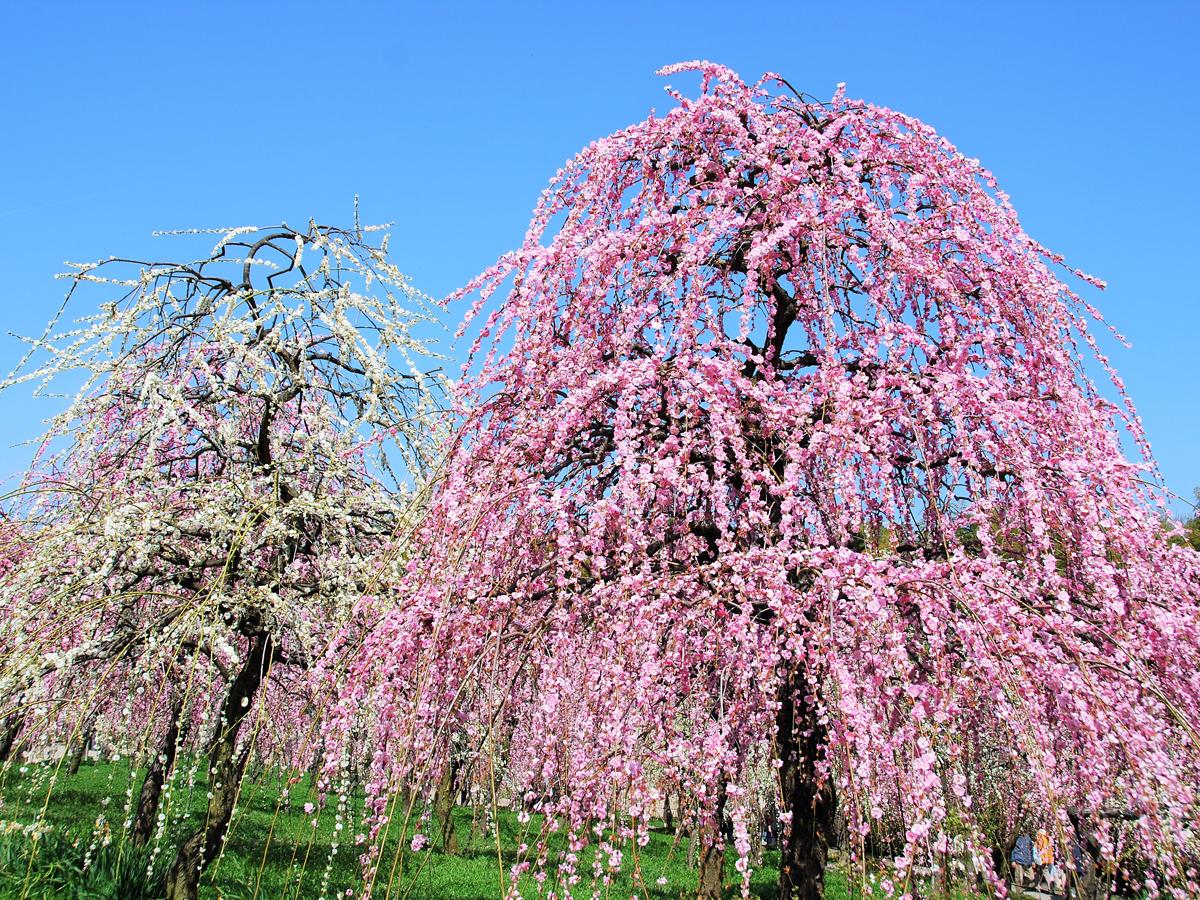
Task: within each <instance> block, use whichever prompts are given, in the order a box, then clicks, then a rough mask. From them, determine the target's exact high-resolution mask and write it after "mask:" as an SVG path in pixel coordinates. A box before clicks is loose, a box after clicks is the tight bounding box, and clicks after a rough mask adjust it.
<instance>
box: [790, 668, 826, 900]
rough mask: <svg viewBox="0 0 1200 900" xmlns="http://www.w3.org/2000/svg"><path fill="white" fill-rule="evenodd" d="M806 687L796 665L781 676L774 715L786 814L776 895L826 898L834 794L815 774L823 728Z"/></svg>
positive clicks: (796, 899)
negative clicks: (783, 679) (789, 671)
mask: <svg viewBox="0 0 1200 900" xmlns="http://www.w3.org/2000/svg"><path fill="white" fill-rule="evenodd" d="M809 691H810V688H809V685H808V683H807V681H806V679H805V677H804V671H803V669H799V668H797V669H796V670H795V671H794V672H793V673H792V674H791V676H790V677H789V678H787V679H786V680H785V681H784V684H783V686H782V689H781V696H780V707H779V715H778V717H777V719H776V727H777V735H776V740H777V745H778V751H779V758H780V760H781V761H782V763H783V765H782V767H781V768H780V770H779V786H780V794H781V798H782V801H783V810H784V812H787V813H791V824H790V825H788V826H787V827H786V828H785V829H784V835H783V841H782V843H781V845H780V861H779V900H824V897H825V865H826V862H827V860H828V855H829V842H830V840H831V838H832V837H833V825H834V799H833V790H832V788H831V786H830V785H829V783H828V782H827V781H825V780H821V781H818V778H817V761H818V758H819V755H820V753H821V751H822V747H823V745H824V743H825V729H824V727H823V726H822V725H821V723H820V722H819V721H818V720H817V708H816V699H815V698H813V697H812V696H811V694H810V693H809Z"/></svg>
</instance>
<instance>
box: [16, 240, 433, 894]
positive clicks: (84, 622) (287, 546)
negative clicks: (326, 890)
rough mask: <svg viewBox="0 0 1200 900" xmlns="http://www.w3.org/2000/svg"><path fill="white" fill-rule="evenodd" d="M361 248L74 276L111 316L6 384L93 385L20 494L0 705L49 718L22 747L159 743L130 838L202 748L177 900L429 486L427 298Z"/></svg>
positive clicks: (171, 881) (235, 256) (305, 723)
mask: <svg viewBox="0 0 1200 900" xmlns="http://www.w3.org/2000/svg"><path fill="white" fill-rule="evenodd" d="M376 230H378V229H373V228H360V227H357V226H356V227H355V228H354V229H350V230H343V229H338V228H331V227H326V226H319V225H316V224H310V225H309V227H307V228H306V229H303V230H297V229H294V228H291V227H288V226H286V225H283V226H279V227H272V228H265V229H264V228H243V229H236V230H233V231H229V232H227V233H224V234H223V236H222V237H221V238H220V241H219V243H218V244H217V246H216V247H215V248H214V249H213V250H212V252H211V254H210V255H209V256H207V257H204V258H202V259H200V260H198V261H195V262H187V261H184V262H178V263H164V262H139V261H133V260H119V259H110V260H108V261H105V262H102V263H99V264H96V265H87V266H81V267H79V268H78V269H77V271H76V272H74V273H72V274H71V275H70V276H69V277H71V278H72V279H73V282H74V284H73V286H72V291H74V290H75V289H76V288H78V286H79V285H82V284H87V283H91V282H100V283H101V284H103V285H105V286H107V287H108V288H110V289H116V290H119V292H120V294H119V295H118V297H117V299H115V300H113V301H111V302H109V303H107V304H105V305H104V306H103V307H102V308H101V312H99V313H98V314H95V315H91V316H88V317H85V318H84V319H82V320H81V322H80V324H79V325H78V327H75V328H62V329H60V328H57V326H56V325H54V324H53V323H52V325H51V327H50V328H49V329H48V330H47V333H46V334H45V335H44V336H43V337H42V338H41V339H40V340H38V341H35V342H34V343H33V345H32V348H31V354H33V355H32V359H31V360H30V361H28V362H27V363H26V364H25V367H24V371H19V372H18V374H17V375H16V376H14V377H12V378H10V380H9V382H8V384H13V383H18V382H20V381H23V380H34V381H39V382H42V383H46V382H51V383H53V382H57V381H59V380H60V376H61V375H63V374H65V373H67V372H71V371H82V373H83V376H84V384H83V386H82V388H81V390H80V392H79V393H78V395H77V397H76V399H75V400H74V401H73V402H72V403H71V404H70V405H69V407H68V408H67V409H66V410H65V411H64V412H62V413H61V414H60V415H59V416H58V417H56V418H55V419H54V420H53V421H52V424H51V427H50V430H49V433H48V435H47V439H46V444H45V450H44V454H43V456H42V457H41V458H40V459H39V460H38V462H37V463H36V464H35V467H34V471H33V473H31V475H30V476H29V479H28V481H27V484H26V485H25V489H24V491H23V497H24V498H25V499H24V501H23V503H22V505H21V508H20V510H19V515H18V516H17V519H18V520H19V521H20V522H21V523H22V526H23V528H24V533H25V535H26V536H27V537H28V538H29V539H28V540H27V541H26V542H25V545H26V547H27V550H26V552H25V553H24V554H23V555H22V556H21V557H20V558H19V559H18V560H16V561H15V563H14V564H13V565H11V566H10V567H9V571H7V572H5V573H4V575H3V578H2V580H0V603H2V604H3V608H4V609H5V611H6V613H7V614H8V615H7V618H6V621H5V623H4V625H3V628H4V635H5V638H6V645H8V646H9V647H10V649H11V651H12V652H10V653H9V654H8V655H6V657H5V661H4V671H3V673H2V674H3V677H4V683H5V685H6V699H9V698H11V697H14V696H17V695H18V694H20V695H36V696H38V697H40V698H41V699H42V701H43V704H42V705H43V707H44V708H45V709H47V710H49V712H47V713H46V714H45V715H44V716H43V717H42V719H41V720H39V721H31V720H30V719H29V718H28V717H26V718H25V719H24V720H23V723H24V724H23V727H24V728H25V732H26V734H27V735H29V736H30V738H31V739H33V740H36V739H37V737H38V734H39V729H40V730H41V731H42V732H53V731H54V730H55V729H58V732H59V733H64V729H63V725H62V721H61V720H62V718H63V716H65V715H69V711H71V710H77V711H78V710H84V712H79V713H77V717H78V718H77V721H84V719H83V718H82V717H83V716H85V715H86V716H87V719H86V721H88V722H93V721H95V720H96V717H97V716H101V717H103V721H104V724H105V727H106V728H107V729H108V730H109V731H111V732H113V733H115V734H116V735H117V736H118V737H119V738H121V739H123V740H129V739H130V738H131V737H133V736H136V735H137V734H139V732H140V731H142V730H144V731H148V732H149V733H150V734H151V735H152V736H153V738H152V740H151V741H150V743H151V753H150V757H149V759H150V765H149V769H148V772H147V774H146V776H145V779H144V783H143V785H142V787H141V790H140V792H139V794H138V801H137V808H136V812H134V813H133V814H132V821H131V822H130V823H127V824H128V825H129V827H130V830H131V832H132V837H133V839H134V840H135V841H136V842H144V841H146V840H147V839H148V838H149V836H150V835H151V833H152V832H153V830H154V828H155V822H156V819H157V816H156V811H157V806H158V802H159V794H160V793H161V791H162V788H163V784H164V782H165V781H167V780H168V779H169V778H170V768H171V766H172V765H173V763H174V760H175V759H176V755H177V752H176V751H177V747H178V746H179V745H180V744H182V743H183V742H184V741H187V740H191V741H192V746H194V747H196V748H197V749H206V750H207V752H208V757H209V758H208V767H207V774H208V785H209V801H208V808H207V812H206V815H205V816H204V819H203V822H202V825H201V827H200V828H199V829H198V830H196V831H195V832H194V833H191V834H188V835H184V836H183V837H182V842H181V844H180V846H179V848H178V853H177V855H176V857H175V861H174V864H173V865H172V867H171V870H170V874H169V876H168V885H167V890H168V896H169V897H170V898H172V900H182V898H194V897H195V896H196V895H197V889H198V884H199V880H200V877H201V875H202V873H203V871H204V868H205V867H206V866H207V865H208V864H209V863H210V862H211V861H212V860H213V859H214V858H215V856H216V855H217V853H218V852H219V851H220V848H221V846H222V842H223V840H224V836H225V833H226V830H227V827H228V825H229V822H230V819H231V816H232V815H233V812H234V808H235V805H236V803H237V799H238V792H239V790H240V785H241V781H242V776H243V774H244V772H245V769H246V765H247V762H248V759H249V757H250V755H251V753H252V752H253V750H254V748H255V747H256V746H257V747H260V748H261V746H262V740H261V739H260V738H259V734H260V732H262V731H263V730H267V731H270V732H273V734H271V735H270V739H271V740H272V741H273V742H274V743H275V744H276V745H278V744H282V743H285V742H286V737H280V735H279V734H278V732H283V733H284V734H285V736H286V735H287V734H289V733H291V734H292V737H293V741H292V743H293V744H295V743H296V740H295V734H294V732H296V731H297V730H303V729H308V728H311V727H312V719H313V718H317V717H319V714H320V711H319V710H318V711H311V710H310V711H309V712H308V713H307V714H306V715H304V716H300V715H298V712H297V711H298V709H299V705H298V704H295V703H292V704H291V705H288V704H287V703H286V702H281V700H282V701H286V698H287V696H288V695H291V694H297V693H298V692H299V690H300V689H301V688H303V687H304V684H303V678H302V677H298V676H297V675H296V674H294V673H296V672H304V671H306V670H308V669H310V668H312V667H313V666H314V664H315V663H316V662H318V661H324V662H325V664H328V656H329V651H330V647H331V646H335V645H336V644H337V642H338V641H339V640H344V639H346V635H347V633H348V625H347V623H348V622H349V620H350V611H351V609H352V608H353V607H354V605H355V604H356V603H358V602H360V601H361V600H362V599H363V598H364V597H368V596H369V595H370V594H371V592H372V591H373V590H374V589H375V586H376V585H377V584H378V583H379V579H380V577H381V576H382V575H384V574H385V573H386V566H387V565H388V564H389V562H390V561H394V558H395V555H396V553H397V552H398V547H399V546H400V545H401V544H402V543H403V539H404V535H405V534H406V533H407V531H408V530H409V529H410V528H411V517H412V515H413V513H414V510H415V509H416V506H415V502H416V495H415V494H413V492H411V491H408V490H405V489H404V487H403V485H404V484H405V483H407V482H408V481H409V480H410V479H412V478H419V477H420V476H421V475H422V473H423V470H424V467H425V465H426V461H427V457H428V453H429V448H430V446H431V443H430V439H431V438H432V436H433V435H432V430H431V425H432V422H433V419H432V416H433V415H434V414H435V412H436V400H437V396H438V391H437V390H436V386H437V384H438V381H437V378H436V377H434V376H430V375H429V374H428V373H427V371H426V369H427V368H428V364H429V360H428V357H427V348H426V346H425V344H424V342H423V341H422V340H421V339H419V338H418V337H417V336H415V335H414V334H413V329H414V328H415V327H418V326H419V325H420V322H421V321H422V320H423V319H425V318H426V313H425V312H424V309H425V304H424V300H423V298H422V296H421V295H420V294H419V293H418V292H417V291H415V290H414V289H413V288H412V287H411V286H410V285H409V284H408V282H407V281H406V279H405V278H404V277H403V276H402V275H401V274H400V272H399V271H398V270H397V269H396V268H395V267H394V265H393V264H392V263H390V262H389V261H388V259H387V256H386V245H387V241H386V237H385V238H384V240H383V242H382V243H381V244H378V245H377V244H374V243H371V239H370V234H369V233H370V232H372V231H376ZM68 300H70V295H68ZM39 359H40V360H41V362H39ZM285 675H286V677H285ZM163 683H166V684H168V685H169V686H170V690H168V691H165V692H164V691H163V690H162V689H161V685H162V684H163ZM147 688H149V690H148V691H147ZM272 692H274V693H275V694H282V695H283V697H282V698H279V697H276V699H275V702H273V703H268V702H267V700H268V697H269V696H270V695H271V694H272ZM50 697H53V698H54V702H53V703H48V702H45V701H46V700H47V698H50ZM29 702H30V701H28V700H26V705H28V703H29ZM278 709H282V710H284V716H283V717H282V718H280V719H277V718H276V717H275V716H273V715H272V711H273V710H278ZM189 710H190V711H191V712H189ZM289 711H290V712H289ZM289 716H290V718H288V717H289ZM193 721H196V722H198V723H199V726H200V727H189V726H190V725H191V724H192V723H193ZM144 723H148V724H144Z"/></svg>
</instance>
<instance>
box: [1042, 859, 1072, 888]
mask: <svg viewBox="0 0 1200 900" xmlns="http://www.w3.org/2000/svg"><path fill="white" fill-rule="evenodd" d="M1044 865H1045V867H1046V868H1045V876H1046V889H1047V890H1049V891H1050V896H1051V897H1063V898H1065V897H1066V896H1067V870H1066V869H1064V868H1063V867H1062V866H1060V865H1059V864H1058V862H1057V860H1054V859H1051V860H1050V862H1049V863H1045V864H1044Z"/></svg>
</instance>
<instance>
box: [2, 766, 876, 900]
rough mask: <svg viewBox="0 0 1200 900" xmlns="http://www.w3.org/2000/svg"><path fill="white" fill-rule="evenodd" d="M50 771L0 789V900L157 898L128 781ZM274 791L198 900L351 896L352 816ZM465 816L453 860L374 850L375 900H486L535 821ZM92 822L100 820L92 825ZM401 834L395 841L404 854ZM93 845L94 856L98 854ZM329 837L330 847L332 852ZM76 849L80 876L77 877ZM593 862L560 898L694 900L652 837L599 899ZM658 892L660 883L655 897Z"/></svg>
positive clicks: (465, 812)
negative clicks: (130, 835)
mask: <svg viewBox="0 0 1200 900" xmlns="http://www.w3.org/2000/svg"><path fill="white" fill-rule="evenodd" d="M52 771H53V770H52V769H49V768H39V767H29V770H28V771H25V772H14V773H12V774H11V775H10V777H9V778H8V779H7V780H6V781H5V782H4V783H0V832H4V833H3V834H2V835H0V898H2V900H7V898H19V897H26V898H41V897H51V896H53V897H72V898H79V900H83V898H89V900H101V898H105V900H107V898H113V900H116V898H120V900H143V898H145V900H149V898H153V897H156V896H158V891H159V888H158V885H159V884H161V877H162V875H163V874H165V870H166V868H167V867H168V866H169V865H170V862H171V857H172V851H173V847H174V843H173V841H172V840H167V841H165V842H163V844H162V845H161V847H159V848H157V849H156V848H155V847H153V846H152V847H151V848H147V849H141V850H136V849H134V848H132V847H130V846H129V845H128V844H127V843H125V842H124V841H123V840H121V839H120V835H121V833H122V829H121V826H122V822H123V821H124V819H125V816H126V813H125V810H126V808H127V804H128V803H129V801H128V800H127V796H128V797H133V796H136V788H137V786H138V785H139V784H140V780H139V779H138V778H136V777H135V778H134V779H132V781H131V779H130V772H129V770H128V768H127V766H126V765H125V764H123V763H103V764H94V765H85V766H84V767H83V768H82V769H81V770H80V772H79V774H77V775H75V776H73V777H66V776H65V775H62V774H60V775H59V776H58V781H57V784H55V785H54V786H53V787H52V788H51V787H50V786H49V774H50V772H52ZM282 788H283V784H282V783H281V782H280V781H279V780H277V779H275V778H273V777H271V776H270V775H266V776H264V777H262V778H260V779H258V780H253V779H247V782H246V785H245V788H244V792H243V797H242V802H241V804H240V808H239V811H238V814H237V816H236V818H235V819H234V822H233V825H232V828H231V831H230V837H229V841H228V843H227V845H226V849H225V852H224V854H223V855H222V856H221V858H220V859H219V860H218V861H217V862H216V863H214V865H213V866H212V867H210V869H209V872H208V873H207V875H206V878H205V883H204V886H203V888H202V893H201V896H202V897H206V898H210V900H211V898H228V900H243V898H245V900H257V898H263V900H276V898H293V900H306V898H317V897H321V896H325V897H329V898H332V897H334V896H338V895H342V896H345V892H346V890H347V889H351V888H353V889H357V888H358V887H359V886H360V884H361V879H360V874H359V864H358V853H359V850H358V848H357V847H356V846H355V834H356V832H357V831H358V827H357V823H358V821H359V818H360V814H361V809H360V808H359V807H358V806H357V805H356V804H355V803H354V802H353V801H352V802H351V804H350V807H349V808H348V809H346V810H344V812H343V826H344V827H343V828H342V829H340V830H338V829H337V828H336V823H335V814H336V811H335V810H334V809H332V808H330V809H326V810H324V811H314V812H313V813H311V814H309V813H305V811H304V807H305V804H307V803H315V802H316V797H315V796H314V795H313V794H312V791H311V788H310V786H309V785H308V784H307V782H301V783H300V784H299V785H294V786H293V787H292V788H291V790H290V792H289V796H287V797H284V795H283V793H282ZM206 790H207V788H206V786H205V784H204V782H203V778H202V773H200V774H198V775H197V779H196V783H195V784H194V785H193V786H192V787H191V788H190V790H189V789H188V788H187V787H186V786H183V787H180V788H178V789H177V793H176V795H175V799H174V801H173V803H172V806H171V809H170V811H169V813H170V815H169V820H170V821H171V823H172V828H173V829H175V830H176V832H179V831H182V830H183V829H185V828H186V829H187V830H191V828H193V827H195V826H196V824H198V823H199V822H200V821H201V820H202V817H203V805H204V802H205V793H206ZM127 792H128V794H127ZM106 801H107V802H106ZM472 815H473V814H472V811H471V810H470V809H466V808H464V809H458V810H456V811H455V823H456V831H457V835H458V838H459V842H460V852H459V854H458V855H455V856H450V855H445V854H442V853H440V852H436V851H431V850H423V851H422V852H417V853H414V852H405V853H404V854H402V855H401V857H400V860H399V862H398V863H397V865H396V866H395V867H394V870H393V866H392V861H393V860H394V859H395V858H396V853H395V850H396V848H397V846H398V844H399V836H398V835H397V836H395V837H393V839H392V840H391V841H389V843H388V845H387V846H386V847H385V850H384V857H383V858H384V860H385V862H384V864H383V866H382V867H381V875H380V878H379V880H378V881H377V883H376V890H375V896H379V897H392V898H431V900H432V898H436V900H441V898H446V900H493V898H497V897H499V896H500V888H499V884H500V872H501V871H502V870H503V871H504V872H506V873H507V871H508V869H509V868H510V867H511V866H512V864H513V862H514V861H515V860H516V859H517V858H518V851H519V848H520V847H521V845H522V844H530V845H533V844H535V843H536V833H537V831H536V829H537V828H538V825H539V823H538V821H537V820H536V818H535V819H534V820H532V821H530V822H529V823H528V824H524V825H523V824H521V823H520V822H519V821H518V817H517V816H516V814H515V813H512V812H509V811H506V810H501V811H500V813H499V816H498V822H497V824H498V829H497V831H498V833H496V832H489V830H487V829H484V828H480V827H473V822H472ZM98 816H103V820H102V821H100V822H99V824H97V822H98V818H97V817H98ZM314 821H315V824H314ZM32 823H42V824H43V825H45V826H48V830H46V831H45V832H44V833H40V834H39V835H38V836H37V837H36V838H33V837H31V836H30V835H29V834H28V829H25V828H23V827H22V826H25V825H29V824H32ZM475 824H477V823H475ZM413 830H414V829H412V828H410V829H409V831H408V833H407V834H406V835H405V839H404V847H405V849H406V850H407V849H408V846H409V844H410V838H411V835H412V833H413ZM106 835H107V836H108V837H109V842H108V844H107V845H105V844H104V842H103V840H102V839H103V838H104V836H106ZM335 837H336V838H338V840H337V841H336V843H337V844H338V845H339V846H338V848H337V851H336V852H333V850H334V845H335ZM557 837H558V841H557V844H552V854H551V858H553V851H556V850H558V849H561V848H562V846H563V845H564V844H565V841H564V840H563V839H562V838H561V836H557ZM98 838H99V839H98ZM497 845H499V846H497ZM89 849H90V851H91V852H90V863H89V864H88V866H87V871H84V862H85V859H86V858H88V856H89ZM593 853H594V851H592V850H587V851H584V852H583V853H581V854H580V857H581V858H580V863H579V865H578V870H579V871H580V872H581V873H583V874H585V875H586V876H587V877H585V878H584V880H583V881H582V882H581V883H580V884H579V885H577V886H576V887H575V888H574V889H573V891H572V894H573V896H575V897H591V896H592V895H593V891H594V890H595V891H598V892H599V893H598V895H599V896H600V897H603V898H614V900H615V898H628V897H632V896H635V895H636V896H638V897H640V898H654V900H665V898H671V900H675V898H679V897H692V896H694V895H695V889H696V874H695V872H694V871H693V870H692V869H690V868H689V867H688V865H687V846H686V841H683V842H676V840H675V837H674V835H673V834H671V833H669V832H667V831H666V830H665V829H661V828H660V829H657V830H656V831H654V833H653V834H652V836H651V840H650V843H649V845H648V846H646V847H644V848H641V849H640V850H639V851H638V852H637V854H636V855H635V854H634V853H632V852H630V851H629V850H628V848H627V851H626V853H625V854H624V857H623V859H622V861H621V865H620V868H619V871H617V872H615V873H614V875H613V878H612V881H611V883H610V884H609V885H604V884H603V883H600V882H594V881H593V880H592V879H591V872H592V860H593V858H594V857H593ZM777 866H778V853H777V852H773V851H767V852H766V854H765V858H764V859H763V860H762V862H761V864H760V866H759V867H758V868H757V869H756V871H755V872H754V873H753V877H752V879H751V893H752V895H753V896H755V897H774V896H775V881H776V878H777ZM147 870H149V871H150V872H151V874H150V875H149V876H147V874H146V873H147ZM660 879H665V883H663V884H660V883H659V881H660ZM727 881H728V883H729V884H730V885H731V886H732V885H734V884H740V876H739V875H738V873H737V872H736V871H735V870H734V868H733V862H732V860H731V861H730V863H729V868H728V872H727ZM389 882H390V889H389ZM520 884H521V892H522V894H523V895H524V896H535V895H536V893H537V885H536V882H535V881H534V879H533V877H532V876H531V875H525V876H522V880H521V883H520ZM859 893H860V892H859V891H857V890H854V889H853V888H852V886H851V885H850V884H849V883H848V881H847V879H846V878H845V876H844V875H843V874H842V873H841V872H839V871H836V870H831V871H830V873H829V878H828V881H827V896H828V898H829V900H849V898H851V897H857V896H859ZM732 895H734V894H733V893H731V896H732ZM560 896H561V894H560Z"/></svg>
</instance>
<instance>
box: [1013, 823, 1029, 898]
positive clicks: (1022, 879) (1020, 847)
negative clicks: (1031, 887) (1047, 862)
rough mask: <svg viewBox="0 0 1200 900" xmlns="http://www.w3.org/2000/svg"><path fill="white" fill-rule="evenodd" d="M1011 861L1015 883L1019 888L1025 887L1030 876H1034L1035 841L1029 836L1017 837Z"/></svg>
mask: <svg viewBox="0 0 1200 900" xmlns="http://www.w3.org/2000/svg"><path fill="white" fill-rule="evenodd" d="M1010 859H1011V862H1012V871H1013V883H1014V884H1016V886H1017V887H1025V885H1026V884H1027V883H1028V881H1029V878H1030V876H1032V874H1033V841H1032V840H1030V839H1029V835H1027V834H1022V835H1020V836H1018V837H1017V842H1016V843H1015V844H1013V849H1012V856H1011V858H1010Z"/></svg>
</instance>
